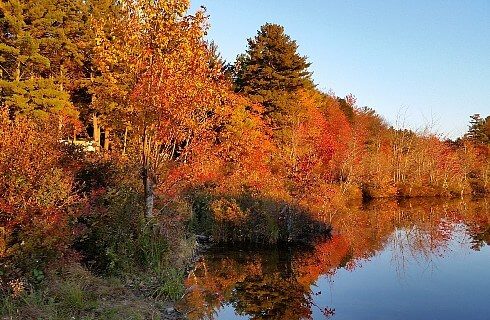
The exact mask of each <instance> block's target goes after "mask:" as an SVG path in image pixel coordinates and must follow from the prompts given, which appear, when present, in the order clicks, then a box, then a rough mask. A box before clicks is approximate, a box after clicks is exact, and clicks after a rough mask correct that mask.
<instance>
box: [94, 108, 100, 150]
mask: <svg viewBox="0 0 490 320" xmlns="http://www.w3.org/2000/svg"><path fill="white" fill-rule="evenodd" d="M92 125H93V127H94V142H95V149H96V150H97V151H99V150H100V127H99V119H98V118H97V115H96V114H95V113H94V114H93V116H92Z"/></svg>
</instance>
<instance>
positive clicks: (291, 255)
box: [183, 199, 490, 320]
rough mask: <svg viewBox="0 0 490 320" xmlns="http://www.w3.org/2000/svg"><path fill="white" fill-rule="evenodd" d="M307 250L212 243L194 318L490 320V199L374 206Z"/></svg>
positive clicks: (340, 218) (341, 217)
mask: <svg viewBox="0 0 490 320" xmlns="http://www.w3.org/2000/svg"><path fill="white" fill-rule="evenodd" d="M332 224H333V226H334V230H335V232H334V234H333V235H332V237H331V239H328V240H324V241H320V242H318V243H317V244H316V245H315V246H312V247H309V248H274V249H268V250H265V249H262V250H257V249H256V250H250V249H249V250H246V249H242V250H240V249H239V248H235V249H230V248H228V249H226V250H224V249H223V248H215V249H213V250H212V251H210V252H208V253H207V254H206V255H205V256H204V257H203V259H202V260H201V261H199V262H198V263H197V265H196V266H195V270H194V271H193V272H192V273H191V274H190V275H189V278H188V280H187V287H188V293H187V294H186V297H185V301H184V307H183V309H184V310H186V311H187V312H188V317H189V318H190V319H225V320H228V319H229V320H233V319H339V320H340V319H490V246H489V244H490V203H489V200H488V199H487V200H485V199H483V200H479V201H470V200H455V201H441V200H411V201H406V202H404V203H397V202H394V201H383V202H373V203H370V204H368V205H363V206H361V205H360V206H358V207H353V208H352V209H351V210H349V211H348V212H345V213H342V214H337V215H335V216H333V217H332Z"/></svg>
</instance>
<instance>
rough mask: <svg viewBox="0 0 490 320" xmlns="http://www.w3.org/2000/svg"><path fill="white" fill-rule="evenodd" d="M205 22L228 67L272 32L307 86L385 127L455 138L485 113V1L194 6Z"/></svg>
mask: <svg viewBox="0 0 490 320" xmlns="http://www.w3.org/2000/svg"><path fill="white" fill-rule="evenodd" d="M191 2H192V9H191V11H195V10H196V9H197V8H198V7H199V6H201V5H203V6H205V7H206V8H207V13H208V14H209V15H210V24H211V28H210V30H209V34H208V37H209V38H210V39H213V40H214V41H215V42H216V44H217V45H218V46H219V50H220V52H221V54H222V56H223V58H225V59H226V60H227V61H229V62H232V61H234V60H235V58H236V56H237V55H238V54H240V53H243V52H244V51H245V48H246V45H247V40H246V39H247V38H250V37H253V36H255V34H256V32H257V31H256V30H257V29H258V28H259V26H261V25H262V24H264V23H266V22H272V23H278V24H281V25H283V26H284V27H285V30H286V32H287V33H288V34H289V35H291V37H292V38H293V39H295V40H296V42H297V44H298V45H299V52H300V53H301V54H302V55H306V56H308V61H309V62H311V63H312V65H311V67H310V69H311V71H313V79H314V81H315V83H316V84H317V85H318V87H319V88H320V89H322V90H326V91H328V90H330V89H331V90H333V91H334V92H335V93H336V94H337V95H338V96H345V95H346V94H348V93H353V94H354V95H355V96H356V97H357V99H358V100H357V101H358V104H359V105H360V106H364V105H367V106H370V107H373V108H375V109H376V110H377V111H378V112H379V113H380V114H381V115H383V116H384V117H385V118H386V119H387V120H388V121H389V122H390V123H391V124H393V125H396V124H397V123H398V125H399V126H403V125H405V126H408V127H410V128H412V129H415V130H418V129H422V128H423V127H424V126H426V125H430V126H431V127H432V129H433V130H434V131H437V132H439V133H441V134H443V135H445V136H447V137H450V138H456V137H458V136H461V135H462V134H463V133H464V132H465V131H466V130H467V129H468V125H467V123H468V122H467V120H468V119H469V117H470V115H472V114H475V113H480V114H482V115H483V116H486V115H487V114H489V113H490V103H489V101H490V58H489V52H490V2H488V1H486V0H475V1H442V0H437V1H430V2H426V1H409V2H406V1H369V2H367V1H320V0H314V1H299V0H286V1H280V2H279V1H261V0H247V1H230V0H228V1H225V0H222V1H216V0H192V1H191Z"/></svg>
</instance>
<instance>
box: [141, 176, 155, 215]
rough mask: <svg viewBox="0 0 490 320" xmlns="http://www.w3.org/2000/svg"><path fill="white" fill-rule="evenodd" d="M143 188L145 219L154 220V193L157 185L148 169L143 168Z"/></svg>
mask: <svg viewBox="0 0 490 320" xmlns="http://www.w3.org/2000/svg"><path fill="white" fill-rule="evenodd" d="M143 186H144V189H145V218H146V219H151V218H153V205H154V202H155V194H154V193H153V188H154V186H155V184H154V181H153V179H152V177H151V176H150V174H149V170H148V168H143Z"/></svg>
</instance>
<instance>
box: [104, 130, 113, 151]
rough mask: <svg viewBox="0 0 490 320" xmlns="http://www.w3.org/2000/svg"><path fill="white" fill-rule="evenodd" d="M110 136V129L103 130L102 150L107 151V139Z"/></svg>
mask: <svg viewBox="0 0 490 320" xmlns="http://www.w3.org/2000/svg"><path fill="white" fill-rule="evenodd" d="M110 135H111V129H109V128H106V129H105V130H104V150H105V151H109V137H110Z"/></svg>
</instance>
